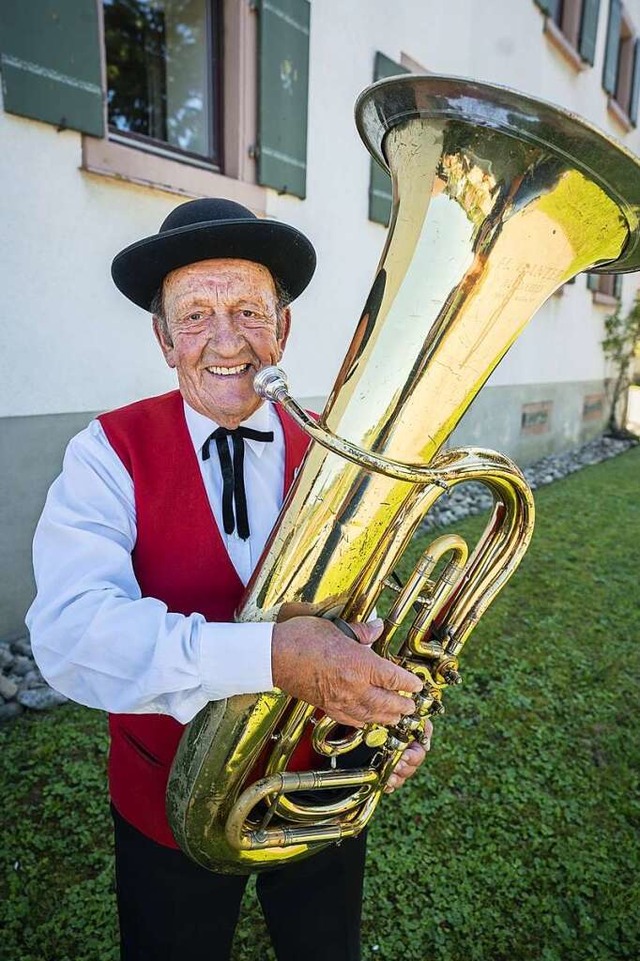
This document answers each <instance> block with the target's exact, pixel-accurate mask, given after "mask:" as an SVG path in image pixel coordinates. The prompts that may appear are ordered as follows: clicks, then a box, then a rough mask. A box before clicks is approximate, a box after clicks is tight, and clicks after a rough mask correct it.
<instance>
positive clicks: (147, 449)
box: [99, 391, 309, 847]
mask: <svg viewBox="0 0 640 961" xmlns="http://www.w3.org/2000/svg"><path fill="white" fill-rule="evenodd" d="M278 415H279V416H280V421H281V423H282V429H283V431H284V440H285V468H284V493H286V492H287V490H288V489H289V487H290V485H291V483H292V481H293V477H294V472H295V469H296V468H297V467H298V466H299V464H300V462H301V460H302V458H303V456H304V453H305V451H306V449H307V446H308V443H309V439H308V437H307V435H306V434H304V433H303V431H301V430H300V428H299V427H298V426H297V425H296V424H295V423H294V422H293V421H292V420H291V419H290V418H289V417H288V416H287V415H286V414H282V413H281V412H280V410H279V409H278ZM99 419H100V423H101V424H102V427H103V429H104V432H105V434H106V435H107V438H108V440H109V443H110V444H111V446H112V447H113V449H114V450H115V452H116V453H117V455H118V457H119V458H120V460H121V461H122V463H123V464H124V466H125V467H126V469H127V471H128V472H129V474H130V476H131V478H132V479H133V485H134V493H135V505H136V520H137V531H138V533H137V539H136V545H135V548H134V550H133V555H132V558H133V569H134V571H135V575H136V578H137V580H138V584H139V585H140V590H141V592H142V596H143V597H156V598H158V599H159V600H161V601H163V602H164V603H165V604H166V605H167V607H168V609H169V611H172V612H174V613H178V614H186V615H189V614H192V613H194V612H197V613H199V614H202V615H203V616H204V618H205V619H206V620H207V621H227V622H229V621H233V615H234V611H235V609H236V607H237V605H238V602H239V600H240V597H241V595H242V593H243V590H244V587H243V584H242V582H241V580H240V578H239V577H238V574H237V573H236V570H235V568H234V566H233V564H232V563H231V560H230V559H229V555H228V554H227V552H226V549H225V546H224V543H223V541H222V538H221V537H220V534H219V531H218V527H217V524H216V522H215V519H214V517H213V514H212V512H211V508H210V506H209V501H208V499H207V495H206V492H205V488H204V484H203V482H202V475H201V474H200V468H199V466H198V461H197V457H196V453H195V451H194V449H193V444H192V442H191V437H190V435H189V431H188V429H187V425H186V421H185V417H184V409H183V402H182V396H181V395H180V393H179V392H178V391H172V392H171V393H169V394H163V395H161V396H160V397H152V398H150V399H148V400H143V401H140V402H138V403H136V404H131V405H129V406H128V407H123V408H121V409H120V410H115V411H112V412H111V413H109V414H103V415H102V416H101V417H100V418H99ZM131 643H132V644H134V643H135V638H131ZM109 729H110V733H111V747H110V751H109V790H110V794H111V799H112V801H113V804H114V806H115V807H116V809H117V810H118V811H119V813H120V814H121V815H122V816H123V817H124V818H125V820H127V821H129V823H130V824H133V825H134V827H136V828H137V829H138V830H139V831H142V833H143V834H146V835H147V837H150V838H153V840H154V841H158V842H159V843H160V844H165V845H167V846H169V847H177V844H176V842H175V840H174V837H173V834H172V832H171V829H170V827H169V823H168V821H167V817H166V814H165V792H166V787H167V779H168V776H169V769H170V767H171V762H172V761H173V757H174V755H175V752H176V749H177V747H178V742H179V740H180V737H181V735H182V732H183V730H184V727H183V725H182V724H179V723H178V721H176V720H174V719H173V718H172V717H168V716H166V715H162V714H111V715H110V716H109Z"/></svg>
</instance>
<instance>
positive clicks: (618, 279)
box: [613, 274, 622, 300]
mask: <svg viewBox="0 0 640 961" xmlns="http://www.w3.org/2000/svg"><path fill="white" fill-rule="evenodd" d="M613 296H614V297H616V298H617V300H620V298H621V297H622V274H615V275H614V278H613Z"/></svg>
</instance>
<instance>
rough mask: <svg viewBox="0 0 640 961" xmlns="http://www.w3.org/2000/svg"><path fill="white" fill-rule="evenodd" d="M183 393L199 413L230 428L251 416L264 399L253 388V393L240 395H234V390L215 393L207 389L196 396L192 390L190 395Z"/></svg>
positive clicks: (188, 402)
mask: <svg viewBox="0 0 640 961" xmlns="http://www.w3.org/2000/svg"><path fill="white" fill-rule="evenodd" d="M181 393H182V396H183V397H184V399H185V401H186V402H187V404H189V406H190V407H193V409H194V410H196V411H197V412H198V413H199V414H204V416H205V417H208V418H209V419H210V420H213V421H215V422H216V424H219V425H220V426H221V427H228V428H229V429H230V430H232V429H233V428H235V427H237V426H238V424H241V423H242V422H243V421H244V420H246V419H247V418H248V417H251V415H252V414H253V413H254V412H255V411H256V410H257V409H258V407H260V405H261V404H262V400H261V399H260V398H259V397H258V395H257V394H255V393H254V392H253V390H251V393H248V392H247V393H245V392H244V391H243V393H242V394H241V395H240V396H233V392H232V391H216V393H215V395H212V394H211V393H210V392H208V391H207V392H206V393H199V394H197V395H195V396H194V394H193V393H192V392H190V393H189V394H188V395H187V393H186V392H185V391H181ZM229 395H231V396H229Z"/></svg>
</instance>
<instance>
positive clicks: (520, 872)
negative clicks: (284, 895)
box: [0, 448, 640, 961]
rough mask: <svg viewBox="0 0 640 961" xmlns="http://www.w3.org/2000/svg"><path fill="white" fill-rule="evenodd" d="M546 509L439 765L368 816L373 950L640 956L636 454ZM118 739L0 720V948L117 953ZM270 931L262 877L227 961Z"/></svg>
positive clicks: (262, 943) (17, 952)
mask: <svg viewBox="0 0 640 961" xmlns="http://www.w3.org/2000/svg"><path fill="white" fill-rule="evenodd" d="M536 503H537V508H538V520H537V527H536V533H535V535H534V540H533V544H532V546H531V548H530V550H529V553H528V554H527V557H526V558H525V560H524V562H523V563H522V565H521V567H520V569H519V571H518V572H517V573H516V575H515V576H514V578H513V580H512V581H511V583H510V584H509V585H508V587H507V588H506V589H505V590H504V592H503V593H502V594H501V596H500V597H499V599H498V601H497V602H496V604H495V606H494V608H493V609H492V610H491V611H490V612H489V613H488V614H487V615H486V617H485V618H484V619H483V620H482V623H481V624H480V626H479V627H478V629H477V630H476V632H475V634H474V635H473V636H472V638H471V639H470V641H469V643H468V645H467V648H466V649H465V651H464V653H463V657H462V669H463V671H464V684H463V686H462V687H461V688H457V689H455V690H454V691H451V692H449V696H448V697H447V699H446V704H447V715H446V717H444V718H442V719H439V720H438V723H437V726H436V734H435V736H434V739H433V748H432V751H431V756H430V757H429V759H428V762H427V763H426V764H425V765H424V767H423V769H422V770H421V771H420V773H419V775H418V776H417V777H416V778H414V781H413V782H412V783H411V784H410V785H409V786H408V787H406V788H404V789H403V790H402V791H400V792H396V793H395V794H394V795H393V796H392V797H389V798H385V799H384V802H383V804H382V805H381V808H380V811H379V813H378V815H377V816H376V818H375V819H374V822H373V826H372V829H371V834H370V857H369V873H368V880H367V889H366V899H365V910H364V939H363V959H364V961H370V959H383V958H384V959H387V961H400V959H403V961H404V959H407V961H418V959H420V961H422V959H425V958H428V959H430V961H561V959H562V961H582V959H598V961H613V959H622V958H629V959H637V958H639V957H640V883H639V874H640V833H639V829H640V792H639V789H638V788H639V785H638V781H639V779H640V773H639V772H640V763H639V762H640V702H639V697H638V695H639V693H640V685H639V681H640V606H639V591H638V580H639V567H638V548H639V546H640V448H635V449H634V450H631V451H629V452H628V453H626V454H624V455H622V456H620V457H618V458H616V459H615V460H612V461H608V462H606V463H604V464H601V465H599V466H597V467H590V468H587V469H585V470H583V471H581V472H580V473H578V474H574V475H573V476H571V477H570V478H568V479H566V480H564V481H560V482H558V483H556V484H554V485H553V486H551V487H547V488H544V489H542V490H541V491H538V492H537V494H536ZM478 528H479V523H478V519H477V518H474V519H472V520H471V521H469V522H468V523H465V524H464V525H462V527H461V532H462V533H463V534H464V535H465V536H470V537H473V536H474V535H475V534H476V533H477V531H478ZM432 536H433V535H432ZM423 546H424V545H423ZM105 752H106V723H105V719H104V717H103V716H102V715H101V714H99V713H98V712H93V711H89V710H86V709H83V708H80V707H75V706H71V705H69V706H68V707H67V706H65V707H63V708H58V709H57V710H56V711H54V712H53V713H49V714H45V715H30V716H26V717H23V718H20V719H19V720H17V721H15V722H13V723H10V724H8V725H5V726H4V727H3V728H2V729H1V730H0V772H1V773H0V778H1V783H2V799H1V810H2V821H3V830H2V839H1V842H0V846H1V850H2V880H1V882H0V885H1V888H0V896H1V897H2V907H0V921H1V922H2V924H3V927H4V930H3V931H2V932H0V955H2V956H3V957H6V958H11V959H12V961H67V959H68V961H71V959H73V961H115V959H116V958H117V951H116V940H117V936H116V920H115V907H114V899H113V892H112V887H113V869H112V860H111V850H110V848H111V837H110V821H109V815H108V806H107V796H106V789H105V774H104V770H105ZM318 910H319V911H321V912H322V911H327V910H330V905H327V904H320V905H318ZM267 945H268V942H267V939H266V935H265V932H264V927H263V924H262V920H261V918H260V915H259V912H258V909H257V907H256V903H255V897H254V894H253V891H252V890H251V888H250V890H249V893H248V895H247V898H246V900H245V909H244V913H243V918H242V921H241V925H240V928H239V930H238V936H237V939H236V948H235V955H234V957H235V961H249V959H254V958H255V959H263V958H272V957H273V955H272V954H271V952H270V949H269V948H268V946H267ZM185 961H188V959H185Z"/></svg>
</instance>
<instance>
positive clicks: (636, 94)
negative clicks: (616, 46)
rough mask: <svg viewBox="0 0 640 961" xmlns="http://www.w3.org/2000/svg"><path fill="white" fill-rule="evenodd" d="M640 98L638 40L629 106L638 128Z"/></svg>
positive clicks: (634, 123)
mask: <svg viewBox="0 0 640 961" xmlns="http://www.w3.org/2000/svg"><path fill="white" fill-rule="evenodd" d="M639 98H640V39H638V40H636V45H635V48H634V54H633V82H632V84H631V102H630V104H629V119H630V120H631V123H632V124H633V125H634V126H636V125H637V123H638V99H639Z"/></svg>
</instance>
